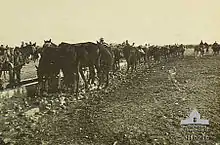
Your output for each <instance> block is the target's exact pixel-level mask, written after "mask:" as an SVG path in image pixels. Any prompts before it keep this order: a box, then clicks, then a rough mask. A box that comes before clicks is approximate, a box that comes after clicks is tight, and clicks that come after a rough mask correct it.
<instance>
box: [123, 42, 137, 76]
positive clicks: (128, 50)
mask: <svg viewBox="0 0 220 145" xmlns="http://www.w3.org/2000/svg"><path fill="white" fill-rule="evenodd" d="M123 54H124V58H125V60H126V62H127V71H126V73H128V71H129V69H130V68H131V72H133V70H134V69H136V65H137V52H136V49H135V48H134V47H132V46H129V45H126V46H125V47H123Z"/></svg>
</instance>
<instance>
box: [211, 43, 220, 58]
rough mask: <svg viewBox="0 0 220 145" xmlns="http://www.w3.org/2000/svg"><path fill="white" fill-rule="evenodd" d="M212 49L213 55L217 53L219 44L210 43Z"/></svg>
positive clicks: (219, 47)
mask: <svg viewBox="0 0 220 145" xmlns="http://www.w3.org/2000/svg"><path fill="white" fill-rule="evenodd" d="M212 50H213V55H214V56H215V55H218V54H219V51H220V45H219V44H218V43H216V42H215V43H214V44H213V45H212Z"/></svg>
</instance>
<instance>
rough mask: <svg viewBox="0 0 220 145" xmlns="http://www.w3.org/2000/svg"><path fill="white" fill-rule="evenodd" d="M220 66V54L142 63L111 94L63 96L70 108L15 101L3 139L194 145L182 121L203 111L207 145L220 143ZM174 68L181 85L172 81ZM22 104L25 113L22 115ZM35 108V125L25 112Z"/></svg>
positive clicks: (10, 105) (7, 106)
mask: <svg viewBox="0 0 220 145" xmlns="http://www.w3.org/2000/svg"><path fill="white" fill-rule="evenodd" d="M219 64H220V57H219V56H218V57H210V56H206V57H204V58H200V59H197V60H196V59H195V58H193V57H187V58H185V59H184V60H176V61H172V62H169V63H166V64H165V65H164V67H163V64H160V65H158V66H157V67H154V68H152V69H147V68H146V67H145V66H143V65H140V66H139V67H138V70H137V72H136V73H134V74H130V75H127V76H124V74H123V72H118V75H117V76H116V77H115V78H114V81H112V82H111V87H110V88H109V89H108V90H106V91H101V92H96V93H90V94H86V97H87V98H88V99H83V100H81V101H77V102H76V101H74V99H73V98H72V97H67V96H66V95H65V94H63V95H61V96H59V98H62V97H64V98H65V99H66V100H65V101H64V102H65V103H66V104H65V103H64V105H63V104H62V103H61V102H62V101H60V100H58V97H57V96H51V97H47V98H44V99H43V98H40V99H39V98H38V99H37V101H36V100H34V101H33V99H31V98H28V99H27V98H25V97H20V98H16V97H15V98H12V100H13V103H12V102H9V101H7V102H5V103H4V107H2V109H1V114H6V115H7V116H6V115H5V116H4V117H3V116H2V118H1V120H0V126H2V128H0V132H2V133H3V139H8V140H9V141H10V142H13V141H14V142H16V143H17V144H33V145H35V144H36V145H38V144H50V145H52V144H53V145H56V144H67V145H70V144H113V143H116V142H117V145H119V144H123V145H126V144H140V145H143V144H158V145H160V144H161V145H162V144H168V145H169V144H174V145H185V144H188V142H187V140H186V139H185V138H184V136H183V135H182V134H181V129H180V121H181V120H182V119H185V118H186V117H187V116H188V115H189V113H190V111H191V110H192V109H193V108H197V110H198V111H199V113H200V114H201V118H203V119H208V120H209V121H210V125H211V126H210V140H209V141H208V143H207V144H208V145H209V144H210V145H211V144H215V143H216V142H217V138H218V137H219V136H220V125H219V122H220V115H219V112H220V96H219V88H220V84H219V80H220V73H219V72H220V65H219ZM173 66H175V67H176V69H177V74H176V80H177V81H178V86H179V87H177V86H175V85H174V83H172V82H171V81H170V80H169V79H168V70H169V69H171V68H172V67H173ZM38 100H40V101H38ZM46 100H47V101H46ZM25 101H26V102H28V103H24V102H25ZM36 102H38V104H36ZM25 104H29V105H30V106H32V107H27V105H26V106H25ZM39 104H40V105H39ZM61 104H62V105H61ZM16 106H20V108H22V109H20V110H19V109H18V110H19V111H17V110H16V109H15V108H16ZM33 106H36V107H39V108H40V113H38V115H36V116H37V117H39V118H38V119H33V120H34V121H31V119H30V118H28V119H26V117H24V116H23V115H21V113H20V112H22V113H23V112H25V111H27V110H28V109H27V108H33ZM17 108H19V107H17ZM8 109H10V110H12V111H8ZM6 110H7V113H6V112H5V111H6ZM13 110H15V111H14V112H15V113H13ZM36 120H37V121H36ZM17 128H18V129H17Z"/></svg>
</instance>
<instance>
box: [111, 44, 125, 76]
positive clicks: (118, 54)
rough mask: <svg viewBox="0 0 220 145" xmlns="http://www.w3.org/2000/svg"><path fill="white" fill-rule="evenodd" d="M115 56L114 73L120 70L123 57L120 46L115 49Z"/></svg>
mask: <svg viewBox="0 0 220 145" xmlns="http://www.w3.org/2000/svg"><path fill="white" fill-rule="evenodd" d="M112 51H113V54H114V63H113V67H114V72H115V71H117V70H119V69H120V59H121V58H122V57H123V56H122V54H121V50H120V48H119V46H117V47H116V48H114V49H113V50H112Z"/></svg>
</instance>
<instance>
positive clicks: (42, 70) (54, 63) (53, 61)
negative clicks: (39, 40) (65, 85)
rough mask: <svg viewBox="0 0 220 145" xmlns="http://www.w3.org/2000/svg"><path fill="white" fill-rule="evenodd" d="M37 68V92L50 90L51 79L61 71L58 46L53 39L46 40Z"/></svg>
mask: <svg viewBox="0 0 220 145" xmlns="http://www.w3.org/2000/svg"><path fill="white" fill-rule="evenodd" d="M36 68H37V76H38V86H37V94H41V93H42V92H48V89H49V85H50V83H49V81H50V80H51V79H54V78H55V77H56V76H57V75H58V74H59V72H60V68H59V52H58V47H57V45H55V44H54V43H52V42H51V39H50V40H49V41H44V45H43V52H42V54H41V58H40V60H39V65H38V67H36Z"/></svg>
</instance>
